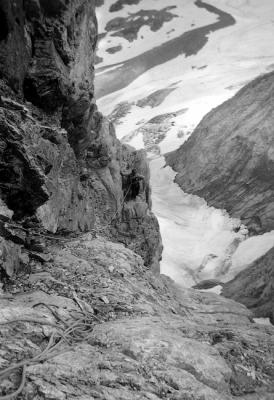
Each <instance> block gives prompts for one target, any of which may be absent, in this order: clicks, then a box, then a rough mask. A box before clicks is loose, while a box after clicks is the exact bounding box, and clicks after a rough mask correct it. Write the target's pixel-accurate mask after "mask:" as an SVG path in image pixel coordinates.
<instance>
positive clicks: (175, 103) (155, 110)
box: [97, 0, 274, 286]
mask: <svg viewBox="0 0 274 400" xmlns="http://www.w3.org/2000/svg"><path fill="white" fill-rule="evenodd" d="M114 2H115V1H114V0H107V1H105V4H104V5H103V6H102V7H100V8H98V12H99V25H100V27H101V28H100V29H101V32H102V33H105V36H104V37H103V38H102V39H101V41H100V43H99V51H98V56H99V57H100V58H101V59H102V61H101V63H99V64H98V65H97V88H98V96H99V97H100V96H101V94H102V93H104V92H105V93H106V94H105V95H102V97H100V98H99V99H98V104H99V108H100V109H101V111H102V112H104V113H105V114H107V115H110V116H111V118H112V120H113V121H114V123H115V125H116V132H117V136H118V137H119V138H120V139H122V140H124V141H125V142H127V143H130V144H131V145H133V146H135V147H136V148H142V147H145V148H146V149H147V151H148V154H149V156H150V158H151V160H152V161H151V173H152V179H151V182H152V189H153V210H154V212H155V214H156V215H157V217H158V218H159V222H160V226H161V231H162V236H163V243H164V254H163V261H162V266H161V268H162V272H164V273H165V274H167V275H170V276H172V277H173V278H174V279H175V280H176V281H178V282H180V283H182V284H184V285H186V286H191V285H193V284H194V283H195V282H197V281H199V280H201V279H206V278H212V277H217V278H219V279H220V280H222V281H225V280H228V279H231V278H232V277H233V276H235V274H236V272H237V271H239V270H240V269H242V268H244V267H245V266H246V265H247V264H248V263H249V262H251V261H253V260H254V259H256V258H258V257H259V256H261V255H262V254H264V253H265V252H266V251H267V250H269V249H270V248H271V247H272V246H273V245H274V233H273V232H270V233H268V234H265V235H263V236H260V237H257V238H255V237H253V238H246V232H245V230H244V228H241V229H240V230H239V231H238V232H235V230H237V227H238V228H239V221H235V220H232V219H230V218H229V216H228V215H227V214H226V213H225V212H224V211H220V210H215V209H213V208H209V207H208V206H207V205H206V203H205V202H204V201H203V200H202V199H198V198H194V197H193V196H189V195H186V194H184V193H183V192H182V191H181V190H180V189H179V188H178V187H177V185H175V184H174V183H173V177H174V173H173V171H172V170H170V169H169V168H163V164H164V161H163V158H162V157H161V155H162V154H164V153H166V152H168V151H171V150H174V149H176V148H177V147H179V146H180V145H181V144H182V143H183V142H184V141H185V140H186V139H187V137H188V136H189V135H190V134H191V132H192V130H193V128H194V127H195V126H196V125H197V124H198V122H199V121H200V120H201V118H202V117H203V116H204V115H205V114H206V113H207V112H208V111H210V110H211V109H212V108H214V107H216V106H217V105H219V104H220V103H221V102H223V101H225V100H226V99H228V98H229V97H231V96H232V95H233V94H235V92H236V91H237V90H238V89H240V88H241V87H242V86H243V85H244V84H245V83H247V82H248V81H249V80H251V79H253V78H254V77H255V76H257V75H258V74H261V73H264V72H266V71H268V70H272V69H274V48H273V46H272V43H273V41H274V2H272V1H269V0H260V2H258V1H257V0H208V1H206V2H201V1H199V0H198V2H197V1H196V2H195V1H194V0H170V1H169V0H140V1H139V3H138V4H135V5H124V7H123V8H122V10H120V11H117V12H109V7H110V5H111V4H113V3H114ZM169 6H175V8H172V9H171V10H170V13H172V14H176V16H174V17H172V19H171V20H170V21H167V22H163V21H161V18H162V10H163V9H165V7H169ZM210 6H213V7H215V8H213V9H211V8H210ZM141 10H144V11H145V12H146V13H147V11H148V10H154V11H155V10H156V11H157V12H153V13H152V12H150V14H149V15H150V17H151V18H152V19H153V18H158V19H160V24H161V23H162V26H161V27H160V28H159V29H158V30H157V31H154V32H153V31H152V30H151V29H150V27H149V26H148V25H146V24H145V22H146V21H148V20H146V19H144V25H143V26H142V27H141V28H140V29H139V31H138V33H137V38H136V39H133V40H132V41H129V40H127V38H125V37H120V36H112V35H113V33H114V34H115V32H116V31H115V29H114V30H112V31H108V32H105V31H104V29H105V27H106V24H107V23H108V22H109V21H111V20H113V19H114V18H117V17H121V18H124V19H128V18H129V17H130V18H129V19H128V24H129V25H128V27H129V28H130V27H131V26H132V25H133V22H134V19H135V21H139V20H138V17H137V16H138V15H139V14H138V13H139V12H140V11H141ZM144 15H145V16H146V14H144ZM229 16H230V17H229ZM136 18H137V19H136ZM144 18H145V17H144ZM223 18H225V22H227V24H225V25H226V26H225V27H222V26H221V24H219V25H217V26H216V24H218V22H220V21H223ZM233 21H235V23H233ZM210 29H212V31H211V32H210V33H209V32H208V30H210ZM205 32H207V33H205ZM185 35H187V36H185ZM176 38H183V40H185V38H188V39H189V43H190V44H191V46H192V45H193V46H194V47H193V46H192V47H191V49H190V50H189V48H187V49H186V48H185V47H184V48H182V49H180V51H181V53H179V51H178V47H176V46H177V45H176V46H175V45H174V47H176V48H173V49H171V50H170V52H169V48H170V47H172V44H174V43H175V44H176V43H177V44H178V41H177V42H176ZM188 39H187V40H188ZM187 40H186V44H187V45H188V44H189V43H188V41H187ZM116 46H118V47H119V46H120V47H121V50H119V51H116V52H114V53H113V54H110V53H109V52H108V51H107V49H108V48H111V47H116ZM161 51H162V52H166V53H167V54H166V53H164V56H163V54H161ZM151 55H152V56H151ZM154 56H155V60H154V59H153V57H154ZM151 59H152V60H153V63H152V62H151ZM157 62H158V65H157ZM152 64H153V66H152V67H151V65H152ZM132 70H133V73H132ZM112 81H113V82H114V83H115V84H112ZM117 82H118V83H117ZM115 85H116V86H117V85H118V86H119V87H120V88H118V90H116V89H115ZM100 93H101V94H100Z"/></svg>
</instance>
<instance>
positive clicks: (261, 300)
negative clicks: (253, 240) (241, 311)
mask: <svg viewBox="0 0 274 400" xmlns="http://www.w3.org/2000/svg"><path fill="white" fill-rule="evenodd" d="M273 259H274V249H273V248H272V249H271V250H269V251H268V252H267V253H266V254H265V255H264V256H262V257H261V258H259V259H258V260H256V261H255V262H254V263H253V264H251V265H250V266H248V267H247V268H246V269H245V270H244V271H242V272H240V273H239V274H238V275H237V276H236V277H235V278H234V279H233V280H232V281H230V282H227V283H225V284H224V286H223V291H222V294H223V295H224V296H225V297H229V298H232V299H234V300H236V301H239V302H240V303H243V304H245V305H246V306H247V307H248V308H250V309H251V310H252V311H253V312H254V314H255V315H256V316H258V317H265V318H270V320H271V322H272V323H273V324H274V268H273Z"/></svg>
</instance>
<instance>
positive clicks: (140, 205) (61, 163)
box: [0, 0, 161, 271]
mask: <svg viewBox="0 0 274 400" xmlns="http://www.w3.org/2000/svg"><path fill="white" fill-rule="evenodd" d="M94 10H95V4H94V2H92V1H88V0H71V1H63V0H58V1H44V0H40V1H39V0H26V1H25V2H23V1H21V0H16V1H13V2H10V1H7V0H0V19H1V24H0V25H1V28H0V29H1V30H2V31H1V32H0V77H1V80H0V96H1V97H0V100H1V101H0V154H1V161H0V198H1V204H2V203H3V207H5V208H6V209H7V210H9V213H10V218H12V221H11V220H9V221H8V222H7V221H6V222H2V225H3V224H7V223H10V222H16V223H20V224H23V226H24V229H28V228H29V227H31V228H33V227H35V228H37V229H38V228H39V229H42V230H44V231H48V232H52V233H56V232H58V233H67V234H68V233H71V232H79V231H82V232H83V231H89V230H94V231H96V232H99V231H100V232H101V233H102V234H104V235H106V236H108V237H109V238H110V239H114V240H118V241H122V242H123V243H125V244H126V245H128V246H130V247H131V248H132V249H133V250H135V251H137V253H138V254H140V255H141V256H142V257H143V258H144V260H145V263H146V265H154V266H155V265H157V264H158V259H159V258H160V253H161V239H160V234H159V228H158V223H157V220H156V218H155V217H154V215H153V214H152V212H151V210H150V208H151V204H150V189H149V170H148V166H147V161H146V157H145V154H144V153H143V152H136V151H134V150H133V149H130V148H128V147H126V146H122V145H121V144H120V142H119V141H118V140H117V138H116V136H115V131H114V128H113V126H112V124H111V123H110V122H109V121H108V120H107V119H105V118H104V117H103V116H102V115H101V114H100V112H98V110H97V107H96V104H95V100H94V87H93V81H94V67H93V65H94V50H95V47H96V41H97V21H96V17H95V12H94ZM133 169H134V170H136V173H137V174H140V175H142V176H143V179H142V182H139V184H138V188H137V189H138V190H136V191H135V195H134V196H132V197H131V198H130V199H124V197H125V192H126V190H127V189H128V188H126V187H124V186H123V184H122V178H123V176H122V174H124V173H125V174H127V175H129V174H130V173H131V172H132V170H133ZM127 184H128V185H129V186H131V181H130V180H128V183H127ZM1 212H2V205H1ZM129 238H131V240H129ZM10 270H11V269H10V268H9V271H10Z"/></svg>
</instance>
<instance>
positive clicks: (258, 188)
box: [166, 72, 274, 233]
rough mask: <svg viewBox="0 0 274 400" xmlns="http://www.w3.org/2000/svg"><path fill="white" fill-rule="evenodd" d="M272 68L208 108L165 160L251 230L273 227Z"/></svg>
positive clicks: (186, 184) (186, 183)
mask: <svg viewBox="0 0 274 400" xmlns="http://www.w3.org/2000/svg"><path fill="white" fill-rule="evenodd" d="M273 94H274V73H273V72H271V73H269V74H266V75H263V76H260V77H258V78H257V79H255V80H254V81H252V82H251V83H249V84H248V85H247V86H245V87H244V88H243V89H241V90H240V91H239V92H238V93H237V94H236V95H235V96H234V97H233V98H232V99H230V100H228V101H226V102H225V103H224V104H222V105H220V106H219V107H217V108H216V109H214V110H212V111H211V112H210V113H209V114H207V115H206V116H205V117H204V118H203V120H202V121H201V122H200V124H199V125H198V126H197V128H196V129H195V131H194V132H193V134H192V135H191V137H190V138H189V139H188V140H187V141H186V142H185V143H184V144H183V145H182V146H181V147H180V148H179V149H178V150H176V151H175V152H172V153H170V154H168V155H167V157H166V160H167V163H168V164H169V165H170V166H171V167H172V168H173V169H174V170H175V171H177V172H178V174H177V176H176V182H177V183H178V184H179V185H180V187H181V188H182V189H183V190H184V191H186V192H188V193H192V194H196V195H198V196H200V197H203V198H205V199H206V201H207V202H208V203H209V205H213V206H215V207H217V208H224V209H226V210H227V211H228V212H229V213H230V215H231V216H233V217H239V218H241V220H242V221H243V223H245V224H246V225H247V226H248V228H249V230H250V232H251V233H262V232H266V231H270V230H273V229H274V201H273V199H274V183H273V174H274V163H273V154H274V142H273V123H274V113H273V98H274V97H273Z"/></svg>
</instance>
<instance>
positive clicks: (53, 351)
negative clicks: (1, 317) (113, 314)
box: [0, 303, 102, 400]
mask: <svg viewBox="0 0 274 400" xmlns="http://www.w3.org/2000/svg"><path fill="white" fill-rule="evenodd" d="M38 305H40V306H41V305H42V306H44V307H46V308H47V309H49V310H50V311H51V313H52V314H53V315H54V317H55V318H56V320H57V324H56V325H55V326H56V328H57V330H56V331H54V332H53V333H52V334H51V336H50V338H49V341H48V344H47V346H46V348H45V349H44V350H43V351H42V352H41V353H39V354H37V355H36V356H34V357H32V358H29V359H26V360H22V361H19V362H18V363H16V364H14V365H12V366H10V367H7V368H5V369H3V370H1V371H0V380H1V379H3V378H4V377H7V376H10V375H11V374H12V373H14V372H16V371H17V370H19V369H21V370H22V371H21V381H20V385H19V387H18V389H16V390H15V391H14V392H12V393H9V394H6V395H4V396H0V400H12V399H14V397H16V396H18V395H19V394H20V393H21V392H22V391H23V389H24V387H25V384H26V368H27V367H28V366H30V365H35V364H39V363H42V362H44V361H47V360H49V359H51V358H54V357H56V356H57V355H60V354H62V353H64V352H67V351H70V350H71V345H72V344H73V343H75V342H78V343H79V342H85V341H87V340H88V338H89V335H90V333H91V332H92V331H93V328H94V324H95V321H97V322H102V320H100V319H99V318H98V317H96V316H95V315H94V314H93V313H92V312H91V311H88V310H87V309H85V308H81V310H79V311H78V310H77V311H75V312H76V313H77V314H78V315H79V317H75V318H74V321H72V322H71V321H70V322H67V321H64V320H63V319H62V318H61V317H60V316H59V315H58V314H57V313H56V312H55V311H54V310H53V309H52V308H51V307H50V306H49V305H47V304H45V303H37V304H35V306H38ZM18 321H25V322H36V323H38V324H39V323H41V324H45V325H47V324H48V325H54V324H52V323H51V322H49V323H47V322H46V321H39V320H33V321H30V320H29V319H26V320H24V319H15V320H12V321H7V322H4V323H0V325H7V324H11V323H16V322H18ZM59 324H62V325H63V326H61V325H59ZM65 343H66V344H67V345H68V346H69V347H68V348H67V349H63V350H60V349H59V348H60V345H61V344H65Z"/></svg>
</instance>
